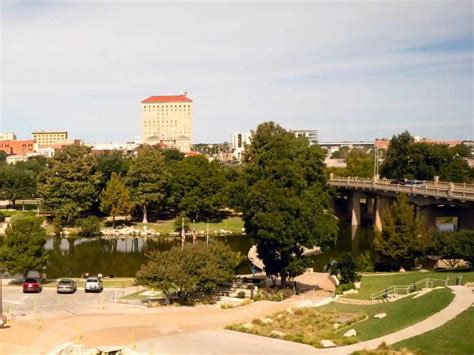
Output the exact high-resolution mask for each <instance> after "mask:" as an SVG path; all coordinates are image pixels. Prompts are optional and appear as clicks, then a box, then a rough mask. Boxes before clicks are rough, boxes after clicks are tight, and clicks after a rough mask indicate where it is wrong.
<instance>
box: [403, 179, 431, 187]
mask: <svg viewBox="0 0 474 355" xmlns="http://www.w3.org/2000/svg"><path fill="white" fill-rule="evenodd" d="M405 185H409V186H416V187H426V184H425V182H424V181H422V180H407V182H406V183H405Z"/></svg>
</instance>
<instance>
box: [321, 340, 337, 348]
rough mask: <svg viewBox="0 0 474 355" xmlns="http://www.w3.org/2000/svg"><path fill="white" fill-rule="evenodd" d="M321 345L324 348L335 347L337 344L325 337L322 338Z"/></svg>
mask: <svg viewBox="0 0 474 355" xmlns="http://www.w3.org/2000/svg"><path fill="white" fill-rule="evenodd" d="M321 346H322V347H323V348H334V347H335V346H336V344H334V343H333V342H332V341H331V340H327V339H323V340H321Z"/></svg>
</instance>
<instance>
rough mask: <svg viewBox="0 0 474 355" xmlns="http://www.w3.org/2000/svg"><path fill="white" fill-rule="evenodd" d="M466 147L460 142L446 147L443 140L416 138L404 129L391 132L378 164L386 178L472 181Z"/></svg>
mask: <svg viewBox="0 0 474 355" xmlns="http://www.w3.org/2000/svg"><path fill="white" fill-rule="evenodd" d="M469 154H470V151H469V149H467V147H466V146H464V145H458V146H455V147H451V148H450V147H449V146H448V145H446V144H432V143H427V142H416V143H415V141H414V138H413V137H412V136H411V135H410V133H409V132H408V131H405V132H403V133H401V134H399V135H398V136H393V138H392V139H391V140H390V144H389V147H388V149H387V153H386V157H385V160H384V162H383V164H382V166H381V175H382V176H383V177H386V178H391V179H397V178H407V179H418V180H432V179H433V178H434V177H435V176H439V178H440V180H444V181H452V182H471V181H474V169H473V168H470V167H469V165H468V163H467V161H466V159H465V158H466V156H469Z"/></svg>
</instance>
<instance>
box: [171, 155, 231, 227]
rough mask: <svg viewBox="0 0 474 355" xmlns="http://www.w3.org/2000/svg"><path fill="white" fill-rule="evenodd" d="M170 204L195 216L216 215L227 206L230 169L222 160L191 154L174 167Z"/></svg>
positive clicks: (172, 170)
mask: <svg viewBox="0 0 474 355" xmlns="http://www.w3.org/2000/svg"><path fill="white" fill-rule="evenodd" d="M170 170H171V176H172V177H173V178H172V179H169V181H168V184H167V191H168V193H167V205H168V207H170V208H174V209H178V210H180V211H183V212H185V214H186V215H187V216H188V217H190V218H193V219H196V220H198V219H199V218H201V217H204V216H210V215H214V214H216V213H217V212H218V210H219V208H221V207H223V205H224V200H225V196H224V190H225V188H226V183H227V179H226V171H225V168H224V166H223V165H222V164H221V163H219V162H218V161H212V162H209V160H208V159H207V158H206V157H204V156H202V155H200V156H196V157H188V158H185V159H183V160H181V161H180V162H179V163H177V164H174V165H172V167H171V169H170Z"/></svg>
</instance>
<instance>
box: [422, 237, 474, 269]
mask: <svg viewBox="0 0 474 355" xmlns="http://www.w3.org/2000/svg"><path fill="white" fill-rule="evenodd" d="M425 253H426V254H427V255H435V256H439V257H440V258H441V259H451V260H452V261H453V262H452V265H451V266H452V267H454V266H455V265H456V264H457V261H458V260H460V259H464V260H466V261H468V262H469V263H470V264H471V267H472V266H473V263H474V231H469V230H462V231H458V232H439V231H435V232H433V233H431V234H430V235H429V238H428V242H427V244H426V246H425Z"/></svg>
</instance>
